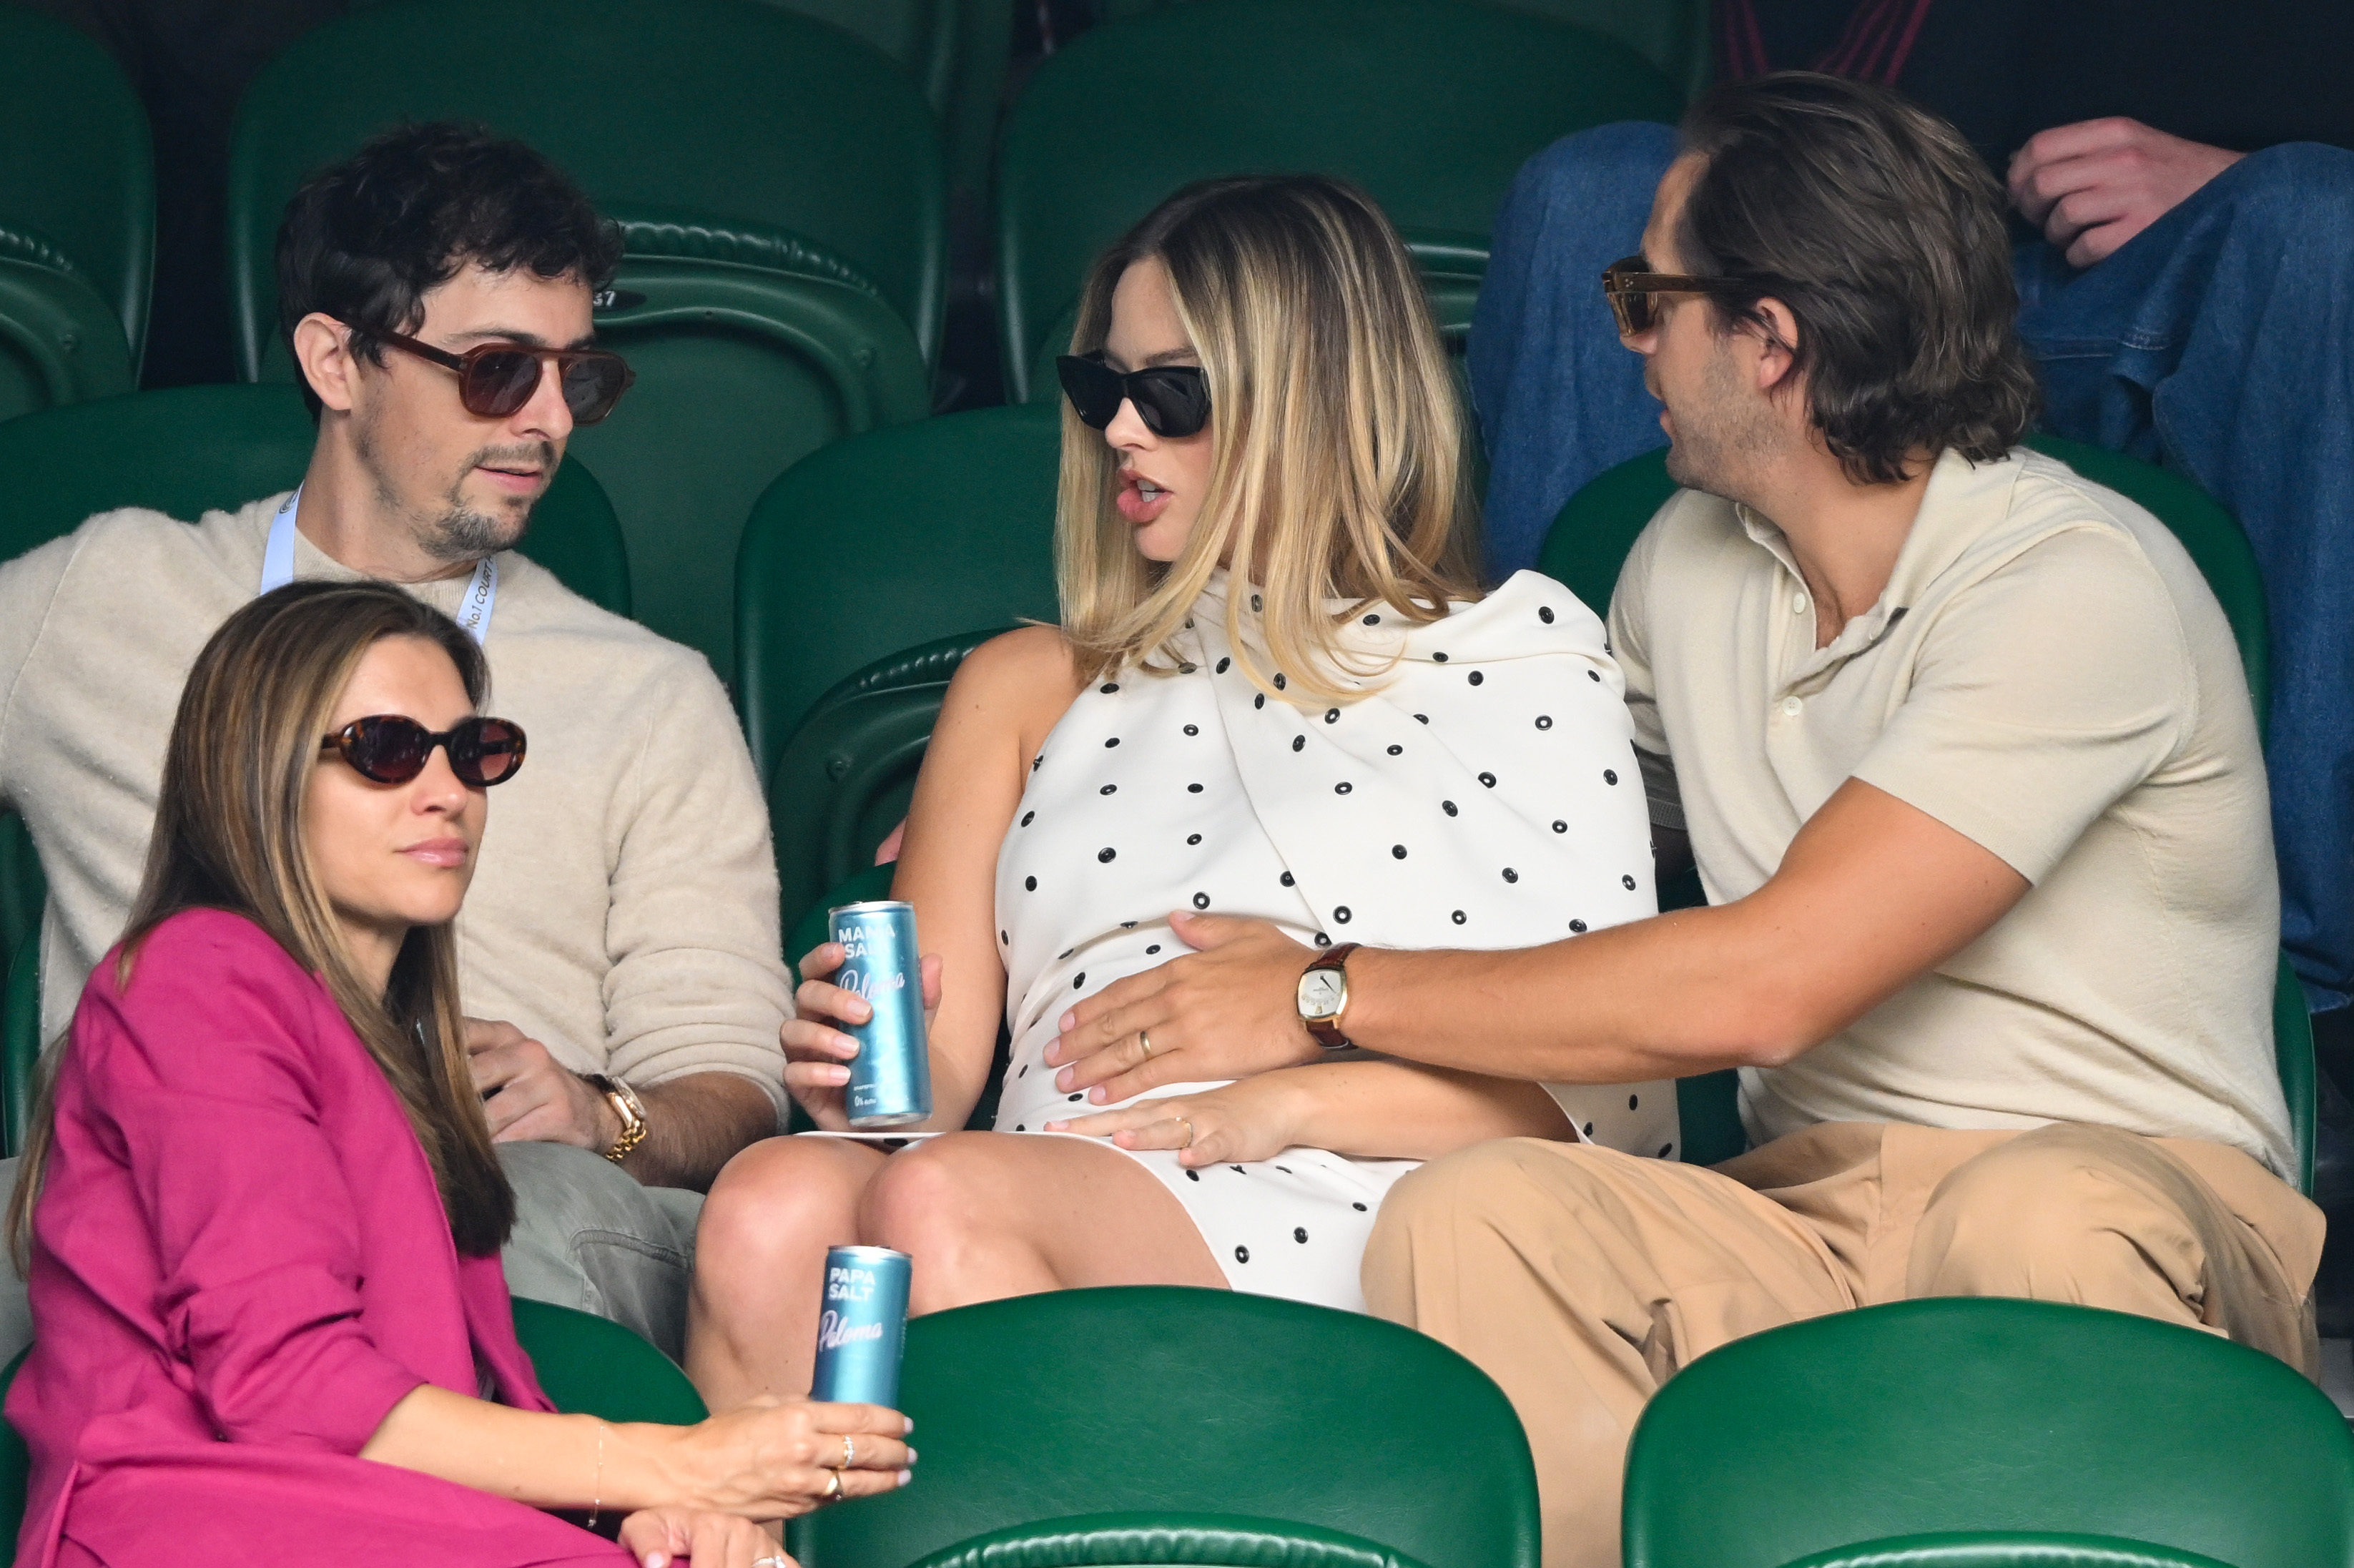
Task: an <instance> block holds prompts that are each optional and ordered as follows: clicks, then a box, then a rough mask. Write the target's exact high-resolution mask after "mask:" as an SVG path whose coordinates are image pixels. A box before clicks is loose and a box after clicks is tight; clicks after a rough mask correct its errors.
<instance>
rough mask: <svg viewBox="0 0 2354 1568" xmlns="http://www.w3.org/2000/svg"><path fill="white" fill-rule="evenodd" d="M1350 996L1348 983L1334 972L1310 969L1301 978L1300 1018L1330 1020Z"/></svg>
mask: <svg viewBox="0 0 2354 1568" xmlns="http://www.w3.org/2000/svg"><path fill="white" fill-rule="evenodd" d="M1348 994H1349V992H1348V982H1347V981H1346V980H1343V979H1341V976H1340V975H1339V974H1338V973H1337V972H1335V971H1334V970H1331V969H1310V970H1309V971H1308V972H1307V973H1306V974H1304V975H1302V976H1300V977H1299V1016H1300V1017H1302V1018H1330V1017H1331V1016H1332V1015H1333V1014H1334V1013H1336V1012H1340V1011H1341V1001H1342V999H1343V998H1345V997H1346V996H1347V995H1348Z"/></svg>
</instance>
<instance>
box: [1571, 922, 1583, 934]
mask: <svg viewBox="0 0 2354 1568" xmlns="http://www.w3.org/2000/svg"><path fill="white" fill-rule="evenodd" d="M1569 928H1570V929H1571V930H1573V931H1578V932H1583V931H1584V930H1585V921H1583V920H1572V921H1571V922H1570V923H1569Z"/></svg>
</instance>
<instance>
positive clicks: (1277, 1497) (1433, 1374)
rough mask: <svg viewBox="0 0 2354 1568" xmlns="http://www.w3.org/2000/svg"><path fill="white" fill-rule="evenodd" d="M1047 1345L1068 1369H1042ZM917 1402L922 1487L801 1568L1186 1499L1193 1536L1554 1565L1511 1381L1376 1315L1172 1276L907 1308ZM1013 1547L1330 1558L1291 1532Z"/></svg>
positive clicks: (872, 1508) (878, 1503)
mask: <svg viewBox="0 0 2354 1568" xmlns="http://www.w3.org/2000/svg"><path fill="white" fill-rule="evenodd" d="M917 1267H919V1268H920V1267H922V1264H921V1262H920V1261H919V1262H918V1263H917ZM1043 1347H1053V1350H1052V1354H1053V1355H1054V1356H1055V1358H1057V1360H1058V1362H1059V1366H1058V1370H1057V1371H1056V1372H1055V1374H1054V1375H1052V1376H1040V1375H1038V1366H1039V1361H1038V1358H1039V1356H1040V1354H1041V1353H1042V1348H1043ZM900 1402H901V1404H902V1406H903V1407H904V1408H905V1409H906V1411H907V1414H909V1415H910V1416H912V1417H914V1418H915V1422H916V1436H915V1442H916V1444H917V1447H918V1448H919V1449H920V1450H921V1451H922V1454H923V1462H922V1463H921V1464H920V1465H918V1466H917V1470H916V1480H915V1484H914V1485H912V1486H909V1487H907V1488H905V1489H902V1490H900V1491H897V1492H896V1493H893V1494H892V1495H890V1496H888V1497H883V1498H875V1499H866V1500H862V1501H859V1502H854V1503H849V1504H845V1505H843V1507H840V1508H835V1509H829V1510H824V1511H822V1512H821V1513H817V1514H814V1515H811V1516H810V1518H808V1519H807V1520H805V1521H803V1528H802V1529H801V1531H799V1532H798V1534H799V1537H800V1539H799V1541H798V1542H797V1545H796V1551H797V1553H798V1554H799V1555H800V1558H801V1563H803V1564H804V1568H902V1565H903V1564H907V1563H912V1562H914V1561H916V1560H917V1559H920V1558H923V1557H925V1556H926V1554H927V1553H930V1552H940V1551H941V1550H942V1549H943V1548H947V1547H950V1546H954V1545H956V1544H957V1543H959V1542H970V1540H971V1538H972V1537H975V1536H979V1535H982V1534H984V1533H986V1532H989V1531H1003V1530H1008V1529H1012V1528H1013V1527H1018V1526H1023V1525H1026V1524H1030V1523H1031V1522H1032V1521H1035V1520H1073V1521H1074V1522H1075V1524H1076V1520H1075V1516H1092V1515H1101V1514H1106V1513H1123V1514H1131V1515H1134V1514H1143V1515H1151V1516H1160V1517H1162V1518H1167V1517H1168V1516H1171V1515H1176V1516H1181V1519H1182V1516H1194V1517H1192V1518H1190V1519H1182V1522H1179V1523H1177V1524H1176V1525H1175V1526H1174V1528H1175V1529H1177V1530H1179V1531H1188V1530H1193V1531H1198V1530H1201V1529H1203V1528H1204V1523H1203V1521H1202V1520H1200V1519H1199V1518H1198V1516H1199V1515H1202V1514H1219V1515H1227V1516H1242V1517H1243V1518H1245V1519H1246V1520H1288V1521H1292V1522H1293V1523H1295V1524H1299V1525H1308V1526H1311V1527H1314V1528H1315V1529H1317V1530H1319V1531H1339V1532H1342V1533H1343V1534H1345V1535H1348V1536H1354V1537H1358V1538H1362V1539H1363V1540H1364V1541H1369V1542H1380V1543H1381V1545H1382V1546H1384V1547H1386V1548H1389V1549H1390V1550H1392V1551H1393V1552H1398V1553H1402V1554H1403V1555H1404V1557H1405V1558H1406V1559H1409V1560H1415V1561H1418V1562H1420V1563H1426V1564H1428V1565H1429V1568H1529V1565H1532V1564H1534V1563H1535V1562H1536V1556H1537V1515H1536V1488H1535V1478H1534V1472H1533V1470H1532V1467H1531V1465H1530V1462H1529V1457H1528V1444H1527V1441H1526V1439H1524V1438H1523V1437H1522V1435H1521V1427H1520V1423H1519V1421H1518V1420H1517V1419H1516V1418H1515V1417H1514V1416H1513V1414H1512V1411H1511V1405H1509V1404H1506V1403H1505V1400H1504V1396H1503V1394H1502V1393H1501V1392H1500V1390H1498V1389H1497V1387H1496V1385H1495V1384H1494V1383H1490V1381H1489V1380H1488V1378H1487V1376H1486V1375H1485V1374H1484V1373H1482V1372H1479V1370H1478V1369H1477V1368H1476V1367H1474V1366H1472V1365H1471V1363H1470V1362H1469V1361H1465V1360H1463V1359H1462V1358H1461V1357H1460V1356H1458V1355H1457V1354H1456V1353H1455V1352H1454V1351H1450V1350H1448V1349H1447V1347H1445V1346H1444V1345H1441V1344H1439V1343H1438V1342H1437V1340H1429V1339H1426V1338H1424V1337H1423V1336H1421V1335H1419V1334H1416V1333H1414V1332H1412V1331H1411V1330H1405V1329H1401V1328H1399V1327H1397V1326H1396V1325H1395V1324H1392V1323H1385V1322H1383V1321H1381V1320H1380V1319H1374V1318H1369V1317H1363V1316H1360V1315H1358V1314H1355V1313H1346V1312H1335V1311H1331V1310H1330V1309H1328V1308H1321V1307H1310V1306H1307V1305H1304V1304H1302V1303H1299V1302H1296V1301H1285V1300H1278V1299H1276V1298H1270V1297H1265V1296H1248V1295H1244V1294H1241V1293H1239V1292H1234V1291H1225V1290H1189V1289H1181V1288H1176V1287H1129V1288H1122V1289H1107V1290H1064V1291H1056V1292H1054V1293H1052V1294H1049V1295H1043V1296H1029V1297H1023V1298H1015V1299H1013V1300H1007V1301H993V1302H989V1303H987V1304H985V1305H982V1306H978V1307H964V1308H957V1309H956V1310H954V1311H949V1312H939V1313H935V1314H933V1315H931V1316H929V1317H925V1318H918V1319H916V1320H915V1321H913V1322H911V1323H910V1324H909V1325H908V1326H907V1361H906V1366H905V1371H904V1372H903V1373H902V1376H901V1380H900ZM1142 1522H1143V1521H1139V1520H1131V1521H1129V1524H1128V1525H1126V1526H1108V1525H1106V1524H1105V1523H1104V1521H1101V1520H1096V1521H1094V1522H1092V1523H1088V1524H1084V1525H1076V1528H1075V1529H1074V1531H1073V1533H1074V1534H1078V1535H1085V1534H1088V1533H1091V1532H1101V1531H1106V1530H1113V1531H1117V1530H1118V1529H1121V1528H1127V1529H1136V1528H1139V1527H1140V1525H1141V1524H1142ZM1275 1539H1277V1540H1280V1539H1281V1537H1280V1535H1279V1534H1278V1535H1277V1536H1276V1537H1275ZM949 1560H951V1561H954V1560H955V1559H949ZM969 1560H970V1561H975V1562H978V1561H980V1560H981V1558H978V1557H976V1558H972V1559H969ZM986 1560H987V1561H990V1562H998V1561H1001V1559H999V1558H997V1557H995V1556H989V1557H987V1559H986ZM1003 1560H1004V1561H1013V1562H1034V1563H1044V1562H1046V1561H1083V1562H1097V1563H1103V1562H1112V1563H1140V1562H1174V1563H1311V1562H1317V1561H1320V1560H1319V1559H1317V1558H1315V1557H1303V1556H1289V1555H1282V1554H1281V1553H1280V1552H1279V1551H1278V1550H1273V1549H1270V1550H1267V1551H1265V1552H1259V1553H1257V1554H1246V1555H1233V1554H1229V1555H1223V1556H1205V1555H1201V1554H1193V1555H1182V1556H1159V1555H1137V1556H1109V1557H1107V1556H1103V1555H1090V1556H1084V1557H1078V1558H1076V1559H1070V1558H1047V1557H1043V1556H1030V1555H1026V1554H1021V1553H1015V1554H1013V1555H1011V1556H1010V1557H1009V1558H1007V1559H1003ZM1321 1561H1324V1562H1329V1563H1336V1564H1337V1563H1341V1562H1352V1559H1349V1558H1324V1559H1321ZM1357 1561H1362V1560H1357ZM1376 1561H1379V1560H1378V1559H1377V1560H1376Z"/></svg>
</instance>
